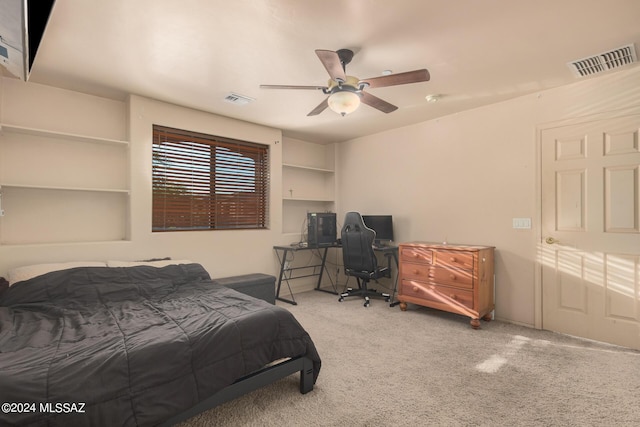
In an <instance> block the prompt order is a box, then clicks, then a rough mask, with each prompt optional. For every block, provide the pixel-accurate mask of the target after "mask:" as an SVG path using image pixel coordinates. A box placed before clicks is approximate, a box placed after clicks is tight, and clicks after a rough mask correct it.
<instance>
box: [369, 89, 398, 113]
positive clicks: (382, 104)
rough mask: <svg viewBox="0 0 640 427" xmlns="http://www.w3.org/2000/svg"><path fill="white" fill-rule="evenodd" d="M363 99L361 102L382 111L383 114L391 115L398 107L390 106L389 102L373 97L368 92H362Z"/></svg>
mask: <svg viewBox="0 0 640 427" xmlns="http://www.w3.org/2000/svg"><path fill="white" fill-rule="evenodd" d="M361 94H362V98H361V101H362V102H363V103H365V104H367V105H369V106H371V107H373V108H375V109H377V110H380V111H382V112H383V113H391V112H393V111H396V110H397V109H398V107H396V106H395V105H393V104H389V103H388V102H387V101H384V100H382V99H380V98H378V97H377V96H373V95H371V94H370V93H367V92H361Z"/></svg>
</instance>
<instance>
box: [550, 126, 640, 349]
mask: <svg viewBox="0 0 640 427" xmlns="http://www.w3.org/2000/svg"><path fill="white" fill-rule="evenodd" d="M639 129H640V115H628V116H624V117H617V118H611V119H603V120H594V121H591V122H586V123H581V124H573V125H568V126H562V127H556V128H550V129H543V130H542V131H541V150H542V152H541V156H542V158H541V160H542V162H541V166H542V172H541V181H542V182H541V191H542V218H541V219H542V224H541V225H542V229H541V231H542V241H541V242H540V252H539V253H540V261H541V263H542V327H543V328H544V329H548V330H553V331H557V332H561V333H566V334H571V335H576V336H581V337H585V338H589V339H594V340H598V341H604V342H609V343H613V344H618V345H623V346H626V347H630V348H634V349H640V147H639V143H640V142H639Z"/></svg>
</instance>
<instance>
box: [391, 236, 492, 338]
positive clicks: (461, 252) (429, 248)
mask: <svg viewBox="0 0 640 427" xmlns="http://www.w3.org/2000/svg"><path fill="white" fill-rule="evenodd" d="M493 249H494V248H493V247H491V246H465V245H450V244H437V243H428V242H412V243H402V244H400V245H399V260H400V269H399V277H398V281H399V291H398V300H399V301H400V309H401V310H402V311H405V310H406V309H407V303H413V304H419V305H422V306H425V307H431V308H436V309H439V310H444V311H449V312H452V313H457V314H461V315H463V316H468V317H470V318H471V326H472V327H473V328H474V329H477V328H479V327H480V319H481V318H482V319H483V320H487V321H488V320H491V312H492V311H493V309H494V302H493V290H494V289H493Z"/></svg>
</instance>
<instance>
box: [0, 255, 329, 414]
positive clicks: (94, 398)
mask: <svg viewBox="0 0 640 427" xmlns="http://www.w3.org/2000/svg"><path fill="white" fill-rule="evenodd" d="M301 355H306V356H308V357H310V358H311V359H312V360H314V381H315V379H316V378H317V375H318V373H319V371H320V358H319V356H318V353H317V351H316V348H315V346H314V344H313V342H312V340H311V338H310V337H309V335H308V334H307V332H306V331H305V330H304V329H303V328H302V327H301V326H300V324H299V323H298V322H297V321H296V319H295V318H294V317H293V315H291V313H289V312H288V311H287V310H285V309H283V308H280V307H276V306H273V305H271V304H268V303H266V302H264V301H261V300H257V299H254V298H251V297H249V296H246V295H243V294H240V293H238V292H236V291H233V290H231V289H227V288H225V287H221V286H216V285H213V284H212V282H211V280H210V277H209V274H208V273H207V272H206V271H205V269H204V268H203V267H202V266H200V265H199V264H182V265H172V266H167V267H163V268H156V267H147V266H139V267H124V268H108V267H81V268H74V269H70V270H65V271H58V272H52V273H48V274H45V275H42V276H39V277H36V278H33V279H30V280H27V281H24V282H20V283H17V284H16V285H14V286H12V287H11V288H10V289H9V290H8V291H6V292H4V293H3V294H2V295H1V296H0V404H3V407H2V411H0V425H25V426H26V425H28V426H57V425H60V426H62V425H65V426H69V425H74V426H76V425H93V426H97V425H105V426H143V425H154V424H157V423H159V422H161V421H163V420H166V419H168V418H170V417H171V416H173V415H175V414H178V413H180V412H182V411H184V410H186V409H188V408H190V407H191V406H193V405H195V404H196V403H198V402H199V401H200V400H202V399H204V398H206V397H208V396H210V395H212V394H214V393H216V392H218V391H219V390H221V389H222V388H224V387H226V386H228V385H229V384H232V383H233V382H234V381H236V380H237V379H239V378H241V377H243V376H245V375H247V374H249V373H251V372H253V371H255V370H257V369H260V368H262V367H263V366H265V365H266V364H268V363H270V362H272V361H274V360H277V359H280V358H287V357H296V356H301ZM6 403H10V404H12V406H6ZM7 409H8V410H7Z"/></svg>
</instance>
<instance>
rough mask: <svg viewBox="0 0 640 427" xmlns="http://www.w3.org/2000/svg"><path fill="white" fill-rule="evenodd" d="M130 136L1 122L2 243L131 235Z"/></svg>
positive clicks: (60, 241) (68, 241)
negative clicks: (82, 132)
mask: <svg viewBox="0 0 640 427" xmlns="http://www.w3.org/2000/svg"><path fill="white" fill-rule="evenodd" d="M129 195H130V189H129V142H128V141H124V140H118V139H110V138H103V137H99V136H92V135H81V134H78V133H70V132H60V131H57V130H47V129H41V128H34V127H27V126H18V125H13V124H8V123H2V124H0V202H1V203H2V204H1V207H0V209H1V211H2V212H0V215H2V216H0V246H20V245H41V244H45V245H46V244H74V243H95V242H118V241H127V240H128V239H129V232H128V224H129V207H130V200H129V199H130V197H129Z"/></svg>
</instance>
